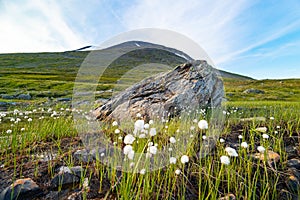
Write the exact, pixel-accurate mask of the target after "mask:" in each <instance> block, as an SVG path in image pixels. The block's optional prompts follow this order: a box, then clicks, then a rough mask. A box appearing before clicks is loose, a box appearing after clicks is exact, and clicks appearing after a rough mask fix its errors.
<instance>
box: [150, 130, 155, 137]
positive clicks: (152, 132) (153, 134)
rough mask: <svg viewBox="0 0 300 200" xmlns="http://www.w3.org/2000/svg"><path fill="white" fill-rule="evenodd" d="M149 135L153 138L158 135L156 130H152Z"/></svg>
mask: <svg viewBox="0 0 300 200" xmlns="http://www.w3.org/2000/svg"><path fill="white" fill-rule="evenodd" d="M149 135H150V136H152V137H153V136H155V135H156V129H155V128H151V129H150V131H149Z"/></svg>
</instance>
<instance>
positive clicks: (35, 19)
mask: <svg viewBox="0 0 300 200" xmlns="http://www.w3.org/2000/svg"><path fill="white" fill-rule="evenodd" d="M0 34H1V37H0V44H1V45H0V52H1V53H10V52H36V51H64V50H68V49H70V50H71V49H74V48H79V47H81V46H82V45H84V41H82V39H81V38H80V37H78V36H77V35H76V34H75V33H74V32H73V31H72V29H71V28H70V27H69V26H68V24H66V23H65V20H64V18H63V16H62V14H61V10H60V8H59V6H58V5H57V4H56V3H55V2H54V1H47V0H46V1H39V0H27V1H23V3H16V2H13V1H8V0H7V1H3V2H2V7H1V13H0Z"/></svg>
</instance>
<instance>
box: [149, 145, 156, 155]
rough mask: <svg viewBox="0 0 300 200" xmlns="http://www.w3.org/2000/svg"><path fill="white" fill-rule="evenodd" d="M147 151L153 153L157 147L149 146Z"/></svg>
mask: <svg viewBox="0 0 300 200" xmlns="http://www.w3.org/2000/svg"><path fill="white" fill-rule="evenodd" d="M149 153H151V154H154V155H155V154H156V153H157V147H156V146H150V147H149Z"/></svg>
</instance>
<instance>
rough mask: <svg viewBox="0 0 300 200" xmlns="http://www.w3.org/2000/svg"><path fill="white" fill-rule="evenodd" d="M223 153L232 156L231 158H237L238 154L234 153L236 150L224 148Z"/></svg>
mask: <svg viewBox="0 0 300 200" xmlns="http://www.w3.org/2000/svg"><path fill="white" fill-rule="evenodd" d="M225 151H226V152H227V153H228V155H229V156H232V157H237V156H238V153H237V152H236V150H235V149H234V148H231V147H226V148H225Z"/></svg>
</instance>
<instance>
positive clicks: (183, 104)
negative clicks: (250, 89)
mask: <svg viewBox="0 0 300 200" xmlns="http://www.w3.org/2000/svg"><path fill="white" fill-rule="evenodd" d="M223 96H224V91H223V82H222V80H221V79H220V77H219V76H218V75H217V74H216V70H214V68H212V67H211V66H210V65H209V64H207V62H206V61H193V62H191V63H186V64H182V65H179V66H177V67H176V68H175V69H173V70H172V71H169V72H166V73H161V74H159V75H157V76H153V77H149V78H146V79H144V80H142V81H141V82H139V83H137V84H135V85H133V86H131V87H129V88H127V89H126V90H125V91H123V92H120V93H119V94H117V95H116V96H114V97H112V98H111V99H110V100H109V101H108V102H107V103H105V104H104V105H103V106H101V107H99V108H97V109H96V110H95V111H94V115H95V116H96V118H97V119H99V120H110V119H118V120H123V119H126V118H128V117H135V116H136V115H137V113H140V114H141V115H142V116H145V118H153V117H157V116H160V117H164V116H167V115H168V116H171V117H172V116H176V115H179V114H181V113H182V112H183V111H184V110H186V109H195V108H198V107H200V106H219V105H220V104H221V101H222V98H223Z"/></svg>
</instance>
